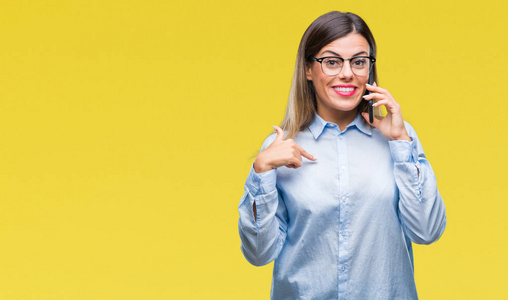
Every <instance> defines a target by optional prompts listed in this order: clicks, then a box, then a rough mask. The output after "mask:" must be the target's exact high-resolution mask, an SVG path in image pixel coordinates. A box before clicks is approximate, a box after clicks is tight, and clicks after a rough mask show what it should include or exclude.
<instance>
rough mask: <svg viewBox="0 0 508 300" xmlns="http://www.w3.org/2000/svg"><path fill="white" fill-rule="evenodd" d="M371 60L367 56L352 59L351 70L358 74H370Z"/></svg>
mask: <svg viewBox="0 0 508 300" xmlns="http://www.w3.org/2000/svg"><path fill="white" fill-rule="evenodd" d="M370 67H371V62H370V59H369V58H366V57H355V58H353V59H352V60H351V70H353V73H355V74H356V75H358V76H366V75H369V71H370Z"/></svg>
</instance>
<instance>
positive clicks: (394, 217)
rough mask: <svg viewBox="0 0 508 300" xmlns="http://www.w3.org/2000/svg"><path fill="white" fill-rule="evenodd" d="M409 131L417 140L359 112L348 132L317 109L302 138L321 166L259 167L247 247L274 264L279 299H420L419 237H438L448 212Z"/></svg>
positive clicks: (250, 199)
mask: <svg viewBox="0 0 508 300" xmlns="http://www.w3.org/2000/svg"><path fill="white" fill-rule="evenodd" d="M406 129H407V131H408V133H409V136H410V137H411V139H412V141H411V142H408V141H389V140H388V139H386V138H385V137H384V136H383V135H382V134H381V133H380V132H379V131H378V130H377V129H375V128H372V127H370V126H369V125H367V124H366V123H365V122H364V121H363V120H362V117H361V116H360V115H358V116H357V118H356V119H355V120H354V121H353V122H352V123H351V124H349V125H348V126H347V128H345V129H344V131H342V132H341V131H340V129H339V127H338V126H337V125H336V124H333V123H329V122H326V121H324V120H323V119H322V118H321V117H319V116H318V115H316V116H315V118H314V120H313V122H312V123H311V125H310V126H309V128H308V129H306V130H303V131H301V132H300V133H299V134H298V135H297V136H296V137H295V138H294V140H295V142H296V143H298V144H299V145H300V146H302V148H303V149H305V150H306V151H307V152H309V153H311V154H312V155H314V156H315V157H316V158H317V159H318V160H317V161H316V162H313V161H310V160H307V159H305V158H303V165H302V167H300V168H298V169H291V168H286V167H280V168H278V169H275V170H271V171H267V172H264V173H261V174H257V173H255V172H254V170H253V169H252V168H251V171H250V173H249V175H248V177H247V181H246V183H245V193H244V195H243V197H242V199H241V201H240V205H239V212H240V219H239V231H240V237H241V241H242V247H241V248H242V252H243V254H244V256H245V258H246V259H247V260H248V261H249V262H250V263H251V264H253V265H256V266H262V265H265V264H268V263H270V262H271V261H274V260H275V263H274V268H273V278H272V290H271V298H272V299H277V300H279V299H341V300H346V299H352V300H356V299H369V300H372V299H390V300H395V299H404V300H408V299H418V296H417V293H416V286H415V279H414V270H413V268H414V266H413V251H412V243H417V244H430V243H432V242H434V241H436V240H438V239H439V237H440V236H441V235H442V233H443V231H444V229H445V226H446V214H445V206H444V203H443V199H442V197H441V196H440V194H439V191H438V189H437V186H436V178H435V176H434V172H433V170H432V168H431V166H430V164H429V162H428V161H427V160H426V158H425V154H424V152H423V148H422V146H421V144H420V142H419V140H418V137H417V135H416V133H415V131H414V129H413V128H412V127H411V126H410V125H409V124H408V123H406ZM274 138H275V133H274V134H272V135H270V136H269V137H268V138H267V139H266V140H265V142H264V144H263V146H262V148H261V151H262V150H264V149H265V148H266V147H268V146H269V145H270V144H271V143H272V141H273V140H274ZM254 203H255V205H256V210H257V221H256V220H255V218H254V215H253V209H252V206H253V204H254Z"/></svg>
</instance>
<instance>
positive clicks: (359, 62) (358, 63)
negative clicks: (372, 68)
mask: <svg viewBox="0 0 508 300" xmlns="http://www.w3.org/2000/svg"><path fill="white" fill-rule="evenodd" d="M368 63H369V61H368V59H367V58H364V57H357V58H354V59H352V60H351V67H353V68H363V67H365V66H367V64H368Z"/></svg>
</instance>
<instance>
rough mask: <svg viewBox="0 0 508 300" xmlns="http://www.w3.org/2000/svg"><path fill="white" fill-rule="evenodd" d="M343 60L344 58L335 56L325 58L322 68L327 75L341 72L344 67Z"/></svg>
mask: <svg viewBox="0 0 508 300" xmlns="http://www.w3.org/2000/svg"><path fill="white" fill-rule="evenodd" d="M342 65H343V62H342V60H340V59H338V58H334V57H329V58H325V59H324V60H323V62H322V63H321V69H322V70H323V73H325V75H330V76H333V75H337V74H339V73H340V70H341V69H342Z"/></svg>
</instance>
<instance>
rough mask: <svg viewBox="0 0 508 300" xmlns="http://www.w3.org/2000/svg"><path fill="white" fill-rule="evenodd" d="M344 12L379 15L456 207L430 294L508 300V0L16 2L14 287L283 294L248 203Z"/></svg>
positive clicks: (7, 186) (51, 291) (89, 295)
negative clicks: (321, 36) (268, 149)
mask: <svg viewBox="0 0 508 300" xmlns="http://www.w3.org/2000/svg"><path fill="white" fill-rule="evenodd" d="M331 10H340V11H352V12H355V13H357V14H359V15H360V16H362V17H363V18H364V19H365V20H366V21H367V23H368V24H369V26H370V28H371V30H372V31H373V33H374V35H375V37H376V40H377V43H378V49H379V55H378V62H377V64H378V69H379V77H380V80H379V85H380V86H382V87H384V88H387V89H388V90H390V92H391V93H392V95H394V97H395V98H396V99H397V100H398V101H399V102H400V104H401V106H402V109H403V113H404V117H405V119H406V120H407V121H409V122H410V123H411V124H412V125H413V126H414V127H415V129H416V130H417V132H418V134H419V136H420V139H421V140H422V143H423V145H424V148H425V150H426V154H427V156H428V158H429V160H430V162H431V163H432V166H433V168H434V171H435V173H436V175H437V178H438V186H439V188H440V191H441V193H442V195H443V197H444V200H445V204H446V206H447V216H448V226H447V229H446V231H445V233H444V235H443V236H442V238H441V239H440V240H439V241H438V242H437V243H435V244H433V245H431V246H416V247H415V253H414V256H415V273H416V281H417V288H418V291H419V295H420V298H421V299H501V298H503V297H506V296H505V295H506V290H505V285H506V280H507V276H506V271H507V267H508V259H507V255H506V253H508V242H507V235H506V232H507V231H508V222H507V221H506V210H507V209H508V204H507V200H508V199H507V196H506V195H507V192H508V191H507V188H506V186H507V184H506V175H505V172H506V170H507V167H508V165H507V163H506V152H507V151H506V150H507V149H506V148H507V147H506V145H507V142H506V139H507V134H506V131H505V123H506V122H504V120H505V119H506V118H507V113H508V109H507V106H506V103H505V102H506V101H505V99H506V96H505V93H504V87H505V86H506V84H505V82H506V80H507V76H506V72H507V70H508V64H507V59H506V46H507V43H506V41H505V39H506V38H505V36H506V30H507V29H508V22H507V19H508V18H507V17H506V11H507V10H508V5H507V4H506V2H503V1H494V0H486V1H482V2H481V3H479V2H477V1H469V2H468V1H443V0H441V1H437V0H430V1H372V0H365V1H337V0H336V1H266V0H262V1H224V0H222V1H221V0H218V1H194V2H193V1H183V0H178V1H174V0H173V1H172V0H170V1H163V0H144V1H132V0H122V1H118V0H115V1H113V0H111V1H106V0H103V1H99V0H82V1H71V0H67V1H64V0H49V1H39V0H37V1H20V0H3V1H1V2H0V45H1V46H0V125H1V129H0V300H4V299H5V300H10V299H76V300H80V299H122V300H123V299H268V297H269V292H270V282H271V272H272V267H271V265H269V266H265V267H261V268H257V267H254V266H251V265H249V264H248V263H247V261H246V260H245V259H244V258H243V256H242V254H241V251H240V239H239V236H238V231H237V219H238V212H237V206H238V203H239V200H240V197H241V195H242V193H243V183H244V181H245V178H246V176H247V174H248V171H249V167H250V164H251V163H252V161H253V158H252V157H253V155H255V154H256V152H257V151H258V149H259V147H260V146H261V143H262V141H263V140H264V138H265V137H266V136H267V135H268V134H269V133H270V132H271V131H272V129H271V125H273V124H279V123H280V121H281V120H282V116H283V113H284V109H285V106H286V101H287V96H288V91H289V85H290V82H291V77H292V72H293V66H294V61H295V56H296V50H297V47H298V43H299V41H300V38H301V36H302V34H303V32H304V30H305V29H306V28H307V26H308V25H309V24H310V23H311V22H312V21H313V20H314V19H315V18H317V17H318V16H319V15H321V14H323V13H326V12H328V11H331Z"/></svg>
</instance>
